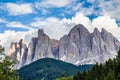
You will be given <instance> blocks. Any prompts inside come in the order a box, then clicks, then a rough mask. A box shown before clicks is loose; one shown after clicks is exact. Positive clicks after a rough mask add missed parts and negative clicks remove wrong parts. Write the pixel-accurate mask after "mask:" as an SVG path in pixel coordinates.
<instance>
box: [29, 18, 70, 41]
mask: <svg viewBox="0 0 120 80" xmlns="http://www.w3.org/2000/svg"><path fill="white" fill-rule="evenodd" d="M30 25H31V26H34V27H38V28H43V29H44V31H45V33H46V34H48V36H50V38H54V39H59V38H60V37H62V36H63V35H64V34H66V33H67V32H68V30H67V29H69V28H70V27H69V26H68V27H66V25H65V24H64V23H63V22H62V21H61V20H60V19H58V18H55V17H49V18H47V19H37V20H36V21H35V22H32V23H31V24H30Z"/></svg>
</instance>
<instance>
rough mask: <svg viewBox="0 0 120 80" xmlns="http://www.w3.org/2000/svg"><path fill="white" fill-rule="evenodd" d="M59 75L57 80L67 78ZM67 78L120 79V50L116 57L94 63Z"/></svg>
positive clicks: (65, 79) (78, 79)
mask: <svg viewBox="0 0 120 80" xmlns="http://www.w3.org/2000/svg"><path fill="white" fill-rule="evenodd" d="M67 78H69V77H64V79H63V77H61V78H58V79H57V80H67ZM69 80H120V50H119V51H118V55H117V56H116V58H114V59H113V60H112V59H109V60H108V61H106V62H105V63H104V64H96V65H94V66H93V67H92V69H91V70H88V71H85V72H78V73H77V74H76V75H74V76H72V78H70V79H69Z"/></svg>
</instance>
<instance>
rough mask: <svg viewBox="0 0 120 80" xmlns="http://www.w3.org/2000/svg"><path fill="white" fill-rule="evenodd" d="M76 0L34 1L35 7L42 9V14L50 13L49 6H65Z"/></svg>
mask: <svg viewBox="0 0 120 80" xmlns="http://www.w3.org/2000/svg"><path fill="white" fill-rule="evenodd" d="M75 2H76V0H42V1H38V2H36V3H35V7H36V8H37V9H39V10H41V11H42V14H48V13H50V11H49V10H47V9H49V8H66V7H68V6H71V7H72V5H73V4H74V3H75Z"/></svg>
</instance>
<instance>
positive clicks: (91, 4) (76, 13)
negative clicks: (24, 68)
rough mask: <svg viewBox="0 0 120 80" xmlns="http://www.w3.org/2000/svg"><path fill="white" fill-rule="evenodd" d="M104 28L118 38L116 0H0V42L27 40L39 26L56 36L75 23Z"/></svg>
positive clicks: (118, 2)
mask: <svg viewBox="0 0 120 80" xmlns="http://www.w3.org/2000/svg"><path fill="white" fill-rule="evenodd" d="M79 23H80V24H83V25H85V27H86V28H87V29H88V30H89V31H90V32H92V31H93V29H94V28H95V27H97V28H98V29H99V30H101V28H105V29H106V30H107V31H108V32H111V33H112V34H113V35H114V36H115V37H116V38H118V39H120V36H119V35H120V33H119V32H120V28H119V27H120V0H0V41H1V42H0V44H1V45H3V46H5V47H6V44H10V43H11V42H16V41H19V39H21V38H23V39H25V40H26V42H27V43H29V41H30V39H31V37H34V36H37V30H38V29H41V28H43V29H44V31H45V33H46V34H47V35H49V36H50V38H54V39H59V38H60V37H62V36H63V35H64V34H67V33H68V32H69V31H70V29H71V28H72V27H73V26H74V25H75V24H79Z"/></svg>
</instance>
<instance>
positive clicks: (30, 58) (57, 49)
mask: <svg viewBox="0 0 120 80" xmlns="http://www.w3.org/2000/svg"><path fill="white" fill-rule="evenodd" d="M12 44H13V43H12ZM12 44H11V45H12ZM17 46H18V47H17V48H16V46H15V45H13V48H11V47H10V49H9V51H8V55H10V57H12V58H14V59H15V60H17V62H18V63H17V64H16V66H17V67H16V69H19V68H21V67H22V66H24V65H27V64H30V63H32V62H34V61H36V60H38V59H41V58H47V57H48V58H54V59H56V60H62V61H65V62H68V63H72V64H75V65H81V64H95V63H96V62H98V63H104V62H105V61H107V60H108V59H109V58H111V59H113V58H115V57H116V55H117V54H116V53H117V51H118V50H119V47H120V42H119V41H118V40H117V39H116V38H115V37H114V36H113V35H112V34H111V33H109V32H107V31H106V30H105V29H102V30H101V32H100V31H99V30H98V29H97V28H95V29H94V31H93V33H90V32H89V31H88V30H87V29H86V28H85V27H84V26H83V25H81V24H78V25H75V26H74V27H73V28H72V29H71V31H70V32H69V33H68V34H67V35H64V36H63V37H62V38H60V40H54V39H50V37H49V36H48V35H46V34H45V33H44V30H43V29H39V30H38V37H35V38H32V39H31V42H30V43H29V45H28V47H26V44H25V43H21V44H20V42H19V44H17ZM16 55H17V56H16Z"/></svg>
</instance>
